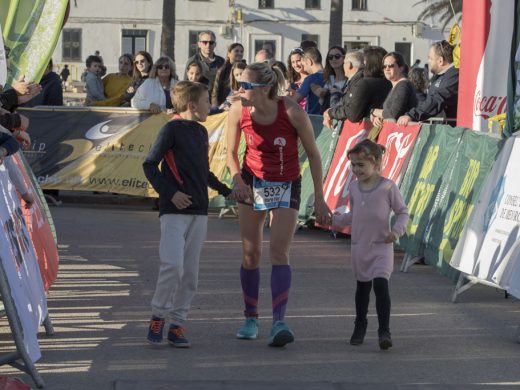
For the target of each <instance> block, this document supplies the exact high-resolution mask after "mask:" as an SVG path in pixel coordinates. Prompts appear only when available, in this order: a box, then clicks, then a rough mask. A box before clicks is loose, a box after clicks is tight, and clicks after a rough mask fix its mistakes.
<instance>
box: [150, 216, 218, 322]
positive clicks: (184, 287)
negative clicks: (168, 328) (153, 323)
mask: <svg viewBox="0 0 520 390" xmlns="http://www.w3.org/2000/svg"><path fill="white" fill-rule="evenodd" d="M160 219H161V242H160V244H159V257H160V259H161V265H160V267H159V277H158V278H157V286H156V287H155V294H154V296H153V299H152V314H153V315H154V316H156V317H159V318H169V320H170V321H171V323H174V324H176V325H181V324H182V323H183V322H184V321H186V318H187V317H188V310H189V308H190V305H191V300H192V299H193V296H194V295H195V292H196V291H197V284H198V279H199V259H200V252H201V250H202V244H203V243H204V241H205V240H206V233H207V226H208V216H207V215H185V214H164V215H161V218H160Z"/></svg>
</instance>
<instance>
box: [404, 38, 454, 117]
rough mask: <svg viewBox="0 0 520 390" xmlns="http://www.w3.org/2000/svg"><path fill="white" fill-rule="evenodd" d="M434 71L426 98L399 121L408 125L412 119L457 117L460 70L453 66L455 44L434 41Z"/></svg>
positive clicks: (430, 59)
mask: <svg viewBox="0 0 520 390" xmlns="http://www.w3.org/2000/svg"><path fill="white" fill-rule="evenodd" d="M428 64H429V65H430V70H431V72H432V73H433V75H434V76H433V77H432V79H431V81H430V86H429V88H428V94H427V96H426V99H425V100H423V101H422V102H420V103H419V105H418V106H417V107H415V108H412V109H411V110H410V111H408V112H407V113H406V114H405V115H403V116H401V117H400V118H399V119H398V120H397V123H398V124H400V125H403V126H406V125H407V124H408V123H409V122H410V121H415V122H422V121H425V120H427V119H429V118H432V117H439V116H440V117H443V118H446V119H453V120H454V119H456V118H457V100H458V97H459V70H458V69H457V68H455V67H454V66H453V46H451V45H450V44H449V43H448V42H447V41H440V42H436V43H434V44H433V45H432V46H431V47H430V51H429V53H428Z"/></svg>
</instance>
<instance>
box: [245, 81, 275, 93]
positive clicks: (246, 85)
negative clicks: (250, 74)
mask: <svg viewBox="0 0 520 390" xmlns="http://www.w3.org/2000/svg"><path fill="white" fill-rule="evenodd" d="M268 86H269V84H257V83H250V82H248V81H239V82H238V88H242V89H243V90H244V91H249V90H250V89H253V88H256V87H268Z"/></svg>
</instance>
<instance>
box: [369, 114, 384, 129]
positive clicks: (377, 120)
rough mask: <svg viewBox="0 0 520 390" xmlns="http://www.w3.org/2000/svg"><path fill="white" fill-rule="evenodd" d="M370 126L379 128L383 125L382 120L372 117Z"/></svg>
mask: <svg viewBox="0 0 520 390" xmlns="http://www.w3.org/2000/svg"><path fill="white" fill-rule="evenodd" d="M372 124H373V125H374V126H376V127H380V126H382V125H383V119H382V118H380V117H378V116H374V115H372Z"/></svg>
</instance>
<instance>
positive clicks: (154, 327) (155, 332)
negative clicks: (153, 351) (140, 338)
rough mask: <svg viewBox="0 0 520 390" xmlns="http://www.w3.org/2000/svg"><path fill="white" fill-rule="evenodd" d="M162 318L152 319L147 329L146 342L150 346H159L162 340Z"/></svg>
mask: <svg viewBox="0 0 520 390" xmlns="http://www.w3.org/2000/svg"><path fill="white" fill-rule="evenodd" d="M163 328H164V318H159V317H155V316H154V317H152V319H151V320H150V326H149V327H148V337H147V339H148V342H149V343H150V344H152V345H160V344H161V343H162V339H163Z"/></svg>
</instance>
